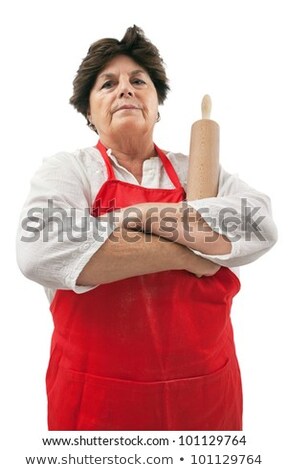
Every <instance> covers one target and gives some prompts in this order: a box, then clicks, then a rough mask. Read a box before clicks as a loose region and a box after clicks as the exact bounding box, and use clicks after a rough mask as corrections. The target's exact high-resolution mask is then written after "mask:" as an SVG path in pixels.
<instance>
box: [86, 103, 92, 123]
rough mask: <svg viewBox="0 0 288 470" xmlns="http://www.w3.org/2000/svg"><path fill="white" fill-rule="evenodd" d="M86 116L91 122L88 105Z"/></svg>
mask: <svg viewBox="0 0 288 470" xmlns="http://www.w3.org/2000/svg"><path fill="white" fill-rule="evenodd" d="M86 118H87V119H88V121H90V122H91V112H90V107H89V106H88V109H87V114H86Z"/></svg>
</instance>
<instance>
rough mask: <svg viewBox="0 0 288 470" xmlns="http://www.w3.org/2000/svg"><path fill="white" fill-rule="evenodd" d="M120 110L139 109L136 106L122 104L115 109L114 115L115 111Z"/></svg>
mask: <svg viewBox="0 0 288 470" xmlns="http://www.w3.org/2000/svg"><path fill="white" fill-rule="evenodd" d="M122 109H140V108H139V107H138V106H134V105H133V104H123V105H122V106H119V107H118V108H116V109H115V111H114V113H116V112H117V111H121V110H122Z"/></svg>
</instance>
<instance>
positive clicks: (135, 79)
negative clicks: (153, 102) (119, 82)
mask: <svg viewBox="0 0 288 470" xmlns="http://www.w3.org/2000/svg"><path fill="white" fill-rule="evenodd" d="M132 83H133V85H146V82H145V81H144V80H142V79H141V78H134V80H133V81H132Z"/></svg>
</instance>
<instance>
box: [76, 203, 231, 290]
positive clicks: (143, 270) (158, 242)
mask: <svg viewBox="0 0 288 470" xmlns="http://www.w3.org/2000/svg"><path fill="white" fill-rule="evenodd" d="M115 215H116V217H115V220H116V227H115V230H114V232H113V233H112V234H111V236H110V237H109V238H108V239H107V240H106V242H105V243H104V244H103V245H102V247H101V248H100V249H99V250H98V251H97V252H96V253H95V254H94V255H93V256H92V258H91V259H90V261H89V262H88V263H87V264H86V266H85V267H84V269H83V270H82V272H81V273H80V275H79V277H78V279H77V285H80V286H81V285H85V286H89V285H91V286H93V285H97V284H101V283H109V282H114V281H117V280H120V279H125V278H129V277H132V276H138V275H142V274H149V273H154V272H161V271H166V270H179V269H185V270H187V271H189V272H191V273H193V274H195V275H196V276H198V277H201V276H203V275H205V276H209V275H213V274H215V273H216V272H217V271H218V269H219V268H220V266H218V265H217V264H215V263H212V262H211V261H209V260H206V259H204V258H202V257H201V256H198V255H196V254H195V253H194V252H193V251H191V249H195V250H197V251H200V252H202V253H205V254H211V255H213V254H218V255H222V254H227V253H230V251H231V242H230V241H229V240H228V239H227V238H226V237H225V236H221V235H219V234H218V233H216V232H213V231H212V229H211V228H210V227H209V226H208V224H206V223H205V221H204V220H203V219H202V218H201V216H200V215H199V214H198V213H197V212H196V211H195V210H193V209H191V208H188V207H187V206H186V207H185V206H183V204H182V203H175V204H171V203H170V204H168V203H162V204H159V203H157V204H155V203H145V204H138V205H137V206H133V207H130V208H126V209H122V210H120V211H118V212H117V213H115ZM148 234H149V235H148Z"/></svg>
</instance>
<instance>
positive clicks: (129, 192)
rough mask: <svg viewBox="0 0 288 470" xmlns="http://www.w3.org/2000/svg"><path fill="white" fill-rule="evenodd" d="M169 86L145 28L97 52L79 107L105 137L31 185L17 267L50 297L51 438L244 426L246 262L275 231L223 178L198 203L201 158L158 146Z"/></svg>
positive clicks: (264, 208) (85, 65)
mask: <svg viewBox="0 0 288 470" xmlns="http://www.w3.org/2000/svg"><path fill="white" fill-rule="evenodd" d="M168 90H169V87H168V83H167V78H166V74H165V69H164V66H163V61H162V59H161V57H160V55H159V52H158V50H157V49H156V47H155V46H154V45H153V44H151V42H150V41H148V40H147V39H146V38H145V36H144V34H143V32H142V31H141V30H140V29H139V28H138V27H136V26H134V27H132V28H128V29H127V31H126V33H125V35H124V37H123V39H122V40H121V41H118V40H116V39H102V40H99V41H97V42H95V43H94V44H92V45H91V47H90V49H89V51H88V54H87V56H86V57H85V59H84V60H83V62H82V64H81V65H80V68H79V70H78V73H77V75H76V78H75V80H74V94H73V96H72V98H71V100H70V102H71V104H72V105H74V106H75V108H76V109H77V110H78V111H79V112H81V113H82V114H83V115H84V116H85V118H86V119H87V122H88V125H89V126H90V127H91V129H93V130H94V131H95V132H97V134H98V135H99V141H98V143H97V145H96V146H95V147H89V148H85V149H81V150H78V151H76V152H74V153H58V154H56V155H55V156H52V157H50V158H47V159H46V160H45V161H44V163H43V165H42V166H41V168H40V169H39V170H38V171H37V173H36V174H35V176H34V178H33V180H32V187H31V191H30V194H29V196H28V199H27V201H26V203H25V205H24V208H23V213H22V217H21V219H22V223H21V224H20V227H19V236H18V263H19V266H20V269H21V270H22V272H23V273H24V274H25V276H27V277H28V278H30V279H32V280H34V281H36V282H38V283H40V284H42V285H43V286H44V287H45V290H46V293H47V295H48V298H49V300H50V302H51V307H50V308H51V312H52V314H53V321H54V326H55V328H54V333H53V338H52V345H51V357H50V362H49V367H48V371H47V395H48V424H49V429H50V430H120V429H121V430H196V429H197V430H211V429H213V430H228V429H229V430H232V429H233V430H240V429H241V428H242V392H241V378H240V373H239V367H238V363H237V358H236V355H235V348H234V341H233V332H232V326H231V321H230V308H231V303H232V299H233V297H234V296H235V294H236V293H237V292H238V290H239V288H240V284H239V280H238V277H237V274H236V273H237V271H235V267H237V266H240V265H243V264H247V263H250V262H251V261H253V260H255V259H257V258H258V257H259V256H261V255H263V254H264V253H265V252H267V251H268V250H269V249H270V248H271V247H272V245H273V244H274V243H275V241H276V229H275V225H274V223H273V221H272V219H271V214H270V204H269V199H268V197H267V196H265V195H264V194H262V193H259V192H258V191H256V190H255V189H252V188H251V187H249V186H248V185H247V184H245V183H244V182H243V181H241V180H239V179H238V178H237V177H235V176H232V175H230V174H228V173H227V172H225V171H224V169H223V168H221V170H220V176H219V190H218V195H217V197H213V198H207V199H202V200H201V201H200V200H194V201H185V199H186V196H185V190H186V188H185V186H186V178H187V167H188V158H187V156H184V155H182V154H175V153H172V152H164V151H162V150H160V149H159V148H158V147H157V146H156V145H155V144H154V142H153V129H154V126H155V124H156V122H157V121H158V120H159V111H158V107H159V105H160V104H162V103H163V102H164V100H165V98H166V94H167V91H168ZM244 198H245V201H246V205H247V207H249V211H247V210H246V211H244V212H245V214H246V218H245V214H244V215H243V213H242V212H243V210H242V212H241V207H242V209H243V201H242V199H244ZM183 201H185V202H183ZM241 201H242V202H241ZM187 208H189V211H188V215H187ZM201 209H203V211H202V212H204V213H205V217H204V218H206V221H205V220H204V218H202V217H201ZM255 211H256V212H257V216H258V217H259V219H257V220H260V223H259V226H258V227H257V230H255V231H254V232H253V230H252V225H253V224H252V222H251V220H250V222H251V223H250V224H249V223H248V219H249V217H250V216H251V213H255ZM185 214H186V215H185ZM223 214H224V215H227V214H228V216H230V217H231V215H232V216H233V217H232V219H229V217H228V216H227V217H228V219H227V218H226V219H225V217H224V219H223ZM249 214H250V215H249ZM250 219H251V217H250ZM229 220H230V221H231V220H232V222H233V224H232V226H233V232H231V231H230V232H229V230H228V228H229V226H230V225H231V224H229ZM212 222H213V223H212ZM256 225H257V223H256ZM253 227H255V224H254V226H253Z"/></svg>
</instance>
